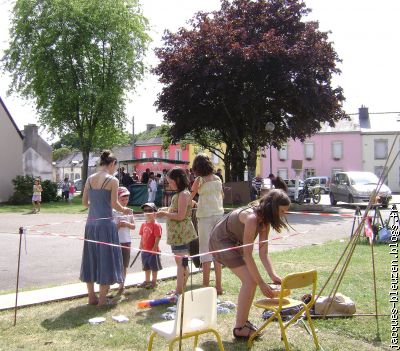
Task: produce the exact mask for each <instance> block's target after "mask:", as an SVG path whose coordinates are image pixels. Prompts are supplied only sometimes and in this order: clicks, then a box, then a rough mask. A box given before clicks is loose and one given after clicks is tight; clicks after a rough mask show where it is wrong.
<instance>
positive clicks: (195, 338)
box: [193, 335, 199, 349]
mask: <svg viewBox="0 0 400 351" xmlns="http://www.w3.org/2000/svg"><path fill="white" fill-rule="evenodd" d="M198 342H199V336H198V335H196V336H195V337H194V343H193V348H194V349H196V347H197V343H198Z"/></svg>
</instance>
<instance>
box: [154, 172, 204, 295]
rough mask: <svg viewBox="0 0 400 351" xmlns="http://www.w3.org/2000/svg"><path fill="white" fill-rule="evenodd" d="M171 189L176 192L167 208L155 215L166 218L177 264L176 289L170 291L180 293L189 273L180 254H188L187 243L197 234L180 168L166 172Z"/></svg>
mask: <svg viewBox="0 0 400 351" xmlns="http://www.w3.org/2000/svg"><path fill="white" fill-rule="evenodd" d="M167 181H168V184H169V186H170V188H171V190H176V191H177V193H176V194H175V195H174V196H173V197H172V200H171V205H170V207H169V208H168V209H166V208H162V209H161V210H160V211H159V212H157V217H163V216H165V217H166V218H167V244H169V245H171V249H172V252H173V253H174V254H175V262H176V265H177V274H176V290H175V291H174V292H171V293H176V294H182V291H183V287H184V285H185V283H186V280H187V277H188V275H189V272H188V268H187V267H185V268H184V267H183V266H182V256H189V243H190V242H191V241H192V240H194V239H196V237H197V234H196V231H195V229H194V226H193V223H192V200H191V198H190V192H189V190H188V187H189V180H188V178H187V176H186V173H185V171H184V170H183V169H181V168H174V169H172V170H170V171H169V172H168V174H167Z"/></svg>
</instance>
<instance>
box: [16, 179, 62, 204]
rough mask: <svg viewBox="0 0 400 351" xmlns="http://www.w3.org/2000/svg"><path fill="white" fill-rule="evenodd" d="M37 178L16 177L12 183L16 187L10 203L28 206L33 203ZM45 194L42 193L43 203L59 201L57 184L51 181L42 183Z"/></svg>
mask: <svg viewBox="0 0 400 351" xmlns="http://www.w3.org/2000/svg"><path fill="white" fill-rule="evenodd" d="M35 179H36V178H35V177H33V176H32V175H26V176H16V177H15V178H14V179H13V180H12V183H13V185H14V194H13V195H12V196H11V198H10V200H9V202H10V203H12V204H15V205H18V204H26V203H30V202H31V201H32V193H33V183H34V181H35ZM41 185H42V188H43V192H42V202H50V201H58V200H59V198H60V197H59V196H57V183H54V182H52V181H50V180H44V181H42V182H41Z"/></svg>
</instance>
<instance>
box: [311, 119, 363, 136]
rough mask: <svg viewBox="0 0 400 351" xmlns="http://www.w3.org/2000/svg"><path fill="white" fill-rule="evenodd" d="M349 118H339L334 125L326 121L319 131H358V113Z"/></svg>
mask: <svg viewBox="0 0 400 351" xmlns="http://www.w3.org/2000/svg"><path fill="white" fill-rule="evenodd" d="M349 117H350V119H341V120H339V121H338V122H337V123H336V124H335V126H334V127H331V126H330V125H329V124H328V123H324V124H322V127H321V129H320V131H319V132H318V134H320V133H343V132H359V131H360V122H359V118H358V115H351V116H349Z"/></svg>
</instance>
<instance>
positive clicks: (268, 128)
mask: <svg viewBox="0 0 400 351" xmlns="http://www.w3.org/2000/svg"><path fill="white" fill-rule="evenodd" d="M274 129H275V124H273V123H272V122H268V123H267V124H266V125H265V130H266V131H267V132H268V133H272V132H273V131H274ZM269 140H270V141H269V173H270V174H271V173H272V146H271V140H272V135H271V138H270V139H269Z"/></svg>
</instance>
